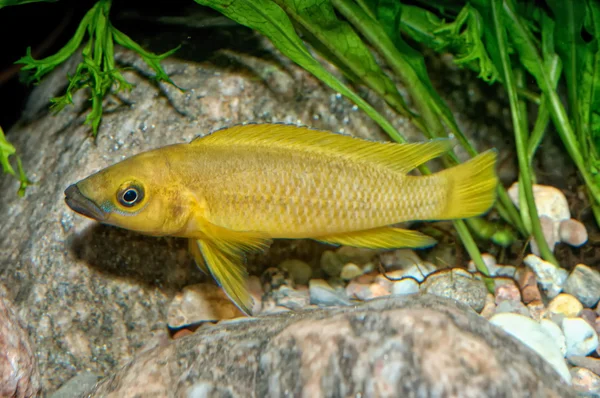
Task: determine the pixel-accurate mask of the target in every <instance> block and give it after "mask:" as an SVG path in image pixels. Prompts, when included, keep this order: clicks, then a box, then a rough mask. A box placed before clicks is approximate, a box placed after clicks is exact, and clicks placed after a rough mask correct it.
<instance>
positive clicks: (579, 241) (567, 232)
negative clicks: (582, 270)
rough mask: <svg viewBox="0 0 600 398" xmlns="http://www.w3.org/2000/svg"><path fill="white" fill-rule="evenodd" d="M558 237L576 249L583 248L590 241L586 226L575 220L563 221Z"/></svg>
mask: <svg viewBox="0 0 600 398" xmlns="http://www.w3.org/2000/svg"><path fill="white" fill-rule="evenodd" d="M558 235H559V237H560V240H561V241H562V242H564V243H566V244H569V245H571V246H575V247H579V246H582V245H583V244H585V243H586V242H587V240H588V233H587V230H586V229H585V225H583V224H582V223H581V222H579V221H577V220H575V219H573V218H570V219H568V220H563V221H561V223H560V225H559V227H558Z"/></svg>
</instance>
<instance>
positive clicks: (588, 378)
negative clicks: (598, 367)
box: [571, 368, 600, 397]
mask: <svg viewBox="0 0 600 398" xmlns="http://www.w3.org/2000/svg"><path fill="white" fill-rule="evenodd" d="M571 380H572V385H573V389H575V391H579V392H581V393H582V394H583V395H582V396H583V397H599V396H600V376H598V375H597V374H595V373H593V372H592V371H590V370H588V369H585V368H573V369H571Z"/></svg>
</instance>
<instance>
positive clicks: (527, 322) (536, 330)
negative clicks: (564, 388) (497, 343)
mask: <svg viewBox="0 0 600 398" xmlns="http://www.w3.org/2000/svg"><path fill="white" fill-rule="evenodd" d="M490 323H491V324H493V325H496V326H498V327H500V328H502V329H503V330H504V331H506V332H507V333H509V334H510V335H512V336H514V337H515V338H517V339H519V340H520V341H521V342H523V344H525V345H526V346H528V347H529V348H531V349H532V350H534V351H535V352H537V353H538V354H539V355H540V357H542V358H544V359H545V360H546V361H548V363H549V364H550V365H551V366H552V367H553V368H554V370H556V372H557V373H558V374H559V375H560V376H561V377H562V378H563V380H565V381H566V382H567V383H569V382H570V381H571V375H570V374H569V368H568V367H567V364H566V362H565V359H564V358H563V355H562V353H561V352H560V349H559V347H558V346H557V345H556V342H555V341H554V339H553V338H554V336H553V335H552V334H549V333H547V332H546V329H544V328H542V327H541V326H540V324H539V323H538V322H536V321H534V320H532V319H531V318H528V317H526V316H523V315H519V314H512V313H502V314H496V315H494V316H493V317H492V318H491V319H490Z"/></svg>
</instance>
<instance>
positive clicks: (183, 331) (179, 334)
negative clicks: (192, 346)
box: [173, 328, 194, 340]
mask: <svg viewBox="0 0 600 398" xmlns="http://www.w3.org/2000/svg"><path fill="white" fill-rule="evenodd" d="M190 334H194V332H192V331H191V330H189V329H185V328H184V329H179V330H178V331H176V332H175V334H173V340H177V339H180V338H182V337H185V336H189V335H190Z"/></svg>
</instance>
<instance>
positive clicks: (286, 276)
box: [260, 267, 294, 293]
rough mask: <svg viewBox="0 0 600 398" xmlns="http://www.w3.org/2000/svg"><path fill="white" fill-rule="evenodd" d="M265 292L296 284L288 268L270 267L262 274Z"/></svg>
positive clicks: (261, 278)
mask: <svg viewBox="0 0 600 398" xmlns="http://www.w3.org/2000/svg"><path fill="white" fill-rule="evenodd" d="M260 280H261V282H262V284H263V289H264V290H265V292H267V293H269V292H270V291H272V290H275V289H278V288H279V287H280V286H284V285H285V286H292V287H293V286H294V280H293V279H292V278H291V277H290V273H289V272H288V271H287V270H286V269H283V268H282V269H280V268H275V267H269V268H267V269H266V270H264V272H263V273H262V275H261V276H260Z"/></svg>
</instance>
